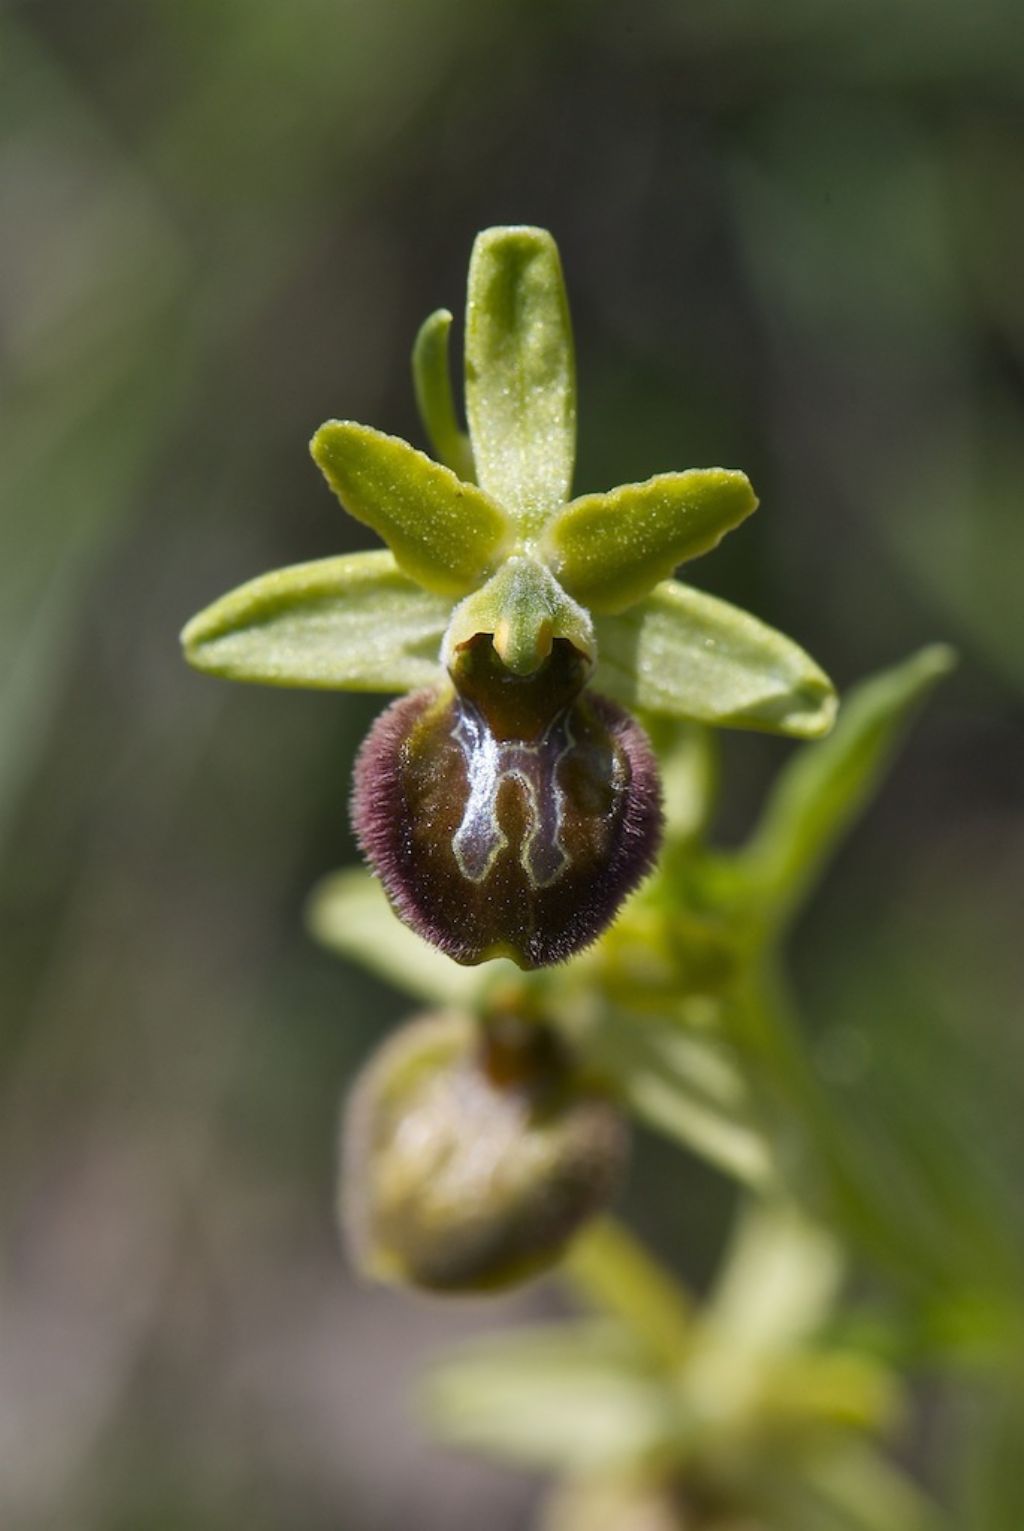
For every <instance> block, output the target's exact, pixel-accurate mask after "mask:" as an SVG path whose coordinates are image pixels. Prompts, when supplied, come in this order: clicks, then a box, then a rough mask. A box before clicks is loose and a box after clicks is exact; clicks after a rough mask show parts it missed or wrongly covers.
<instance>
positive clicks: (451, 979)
mask: <svg viewBox="0 0 1024 1531" xmlns="http://www.w3.org/2000/svg"><path fill="white" fill-rule="evenodd" d="M306 923H307V925H308V927H309V930H310V932H311V934H312V935H313V936H315V938H316V939H317V940H318V941H319V942H321V944H322V945H324V946H326V947H327V948H328V949H329V950H330V951H333V952H337V953H338V954H339V955H340V956H342V957H347V958H349V959H350V960H351V961H353V962H358V963H360V964H361V965H362V966H363V967H366V968H369V970H370V972H372V973H375V974H376V975H377V977H378V978H382V979H383V980H384V981H385V982H386V983H390V984H394V985H395V986H396V987H398V988H400V989H404V990H405V991H406V992H407V993H409V994H412V995H414V996H415V997H416V998H417V999H422V1000H426V1001H428V1002H429V1003H430V1004H439V1005H453V1006H456V1007H464V1006H467V1005H472V1004H473V1002H474V1001H475V1000H477V999H478V998H479V997H480V995H481V994H482V993H483V992H484V990H485V989H486V988H487V986H488V985H489V984H490V983H491V982H493V979H494V972H492V971H491V970H492V969H494V970H498V969H503V968H505V967H506V966H507V967H509V968H511V969H512V971H513V972H515V973H518V972H519V969H518V968H517V967H515V964H514V963H506V962H504V961H499V962H496V963H482V964H481V965H480V966H479V967H475V968H469V967H462V966H461V965H460V964H459V963H458V962H453V961H452V959H451V958H450V957H446V956H445V955H444V953H443V952H439V951H438V950H437V949H436V947H433V946H431V945H430V944H429V943H428V942H427V941H424V940H423V939H422V938H421V937H420V936H417V935H416V934H415V933H414V932H413V931H411V930H410V929H409V927H408V926H407V925H403V924H402V922H401V921H400V920H398V919H396V917H395V915H394V912H393V911H392V909H391V906H390V904H389V903H388V901H387V896H386V894H385V892H384V889H383V888H382V887H381V885H380V883H379V882H378V881H377V879H376V878H375V877H371V876H370V874H369V872H367V871H364V870H363V868H362V867H350V868H348V869H346V870H345V871H342V872H332V873H331V874H330V875H329V876H327V877H324V878H322V879H321V881H320V882H318V883H317V885H316V887H315V888H314V889H313V891H312V893H311V894H310V896H309V901H308V903H307V905H306Z"/></svg>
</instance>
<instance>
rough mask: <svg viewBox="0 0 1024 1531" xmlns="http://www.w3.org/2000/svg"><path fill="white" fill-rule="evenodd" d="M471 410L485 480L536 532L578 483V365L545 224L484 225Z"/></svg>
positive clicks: (472, 318)
mask: <svg viewBox="0 0 1024 1531" xmlns="http://www.w3.org/2000/svg"><path fill="white" fill-rule="evenodd" d="M466 413H467V415H468V417H469V434H470V438H471V440H472V443H473V456H474V459H475V461H476V467H477V474H478V477H479V481H480V483H481V484H482V485H483V487H484V488H485V489H486V490H487V492H488V493H489V494H492V495H493V496H494V498H495V499H496V500H498V501H499V502H500V503H501V504H502V505H504V506H505V507H506V508H507V509H508V510H509V511H511V512H512V514H513V515H514V516H515V518H516V521H517V523H518V525H519V529H520V532H521V534H522V535H524V536H531V535H535V534H536V533H537V532H538V531H539V530H540V527H541V526H542V525H543V523H544V521H545V519H546V518H547V516H548V514H549V513H550V512H551V511H553V510H555V509H557V507H558V506H560V505H564V503H565V501H566V500H567V499H568V498H569V495H570V493H571V490H572V471H573V462H574V459H575V455H576V372H575V363H574V359H573V346H572V329H571V325H570V321H569V306H568V303H567V300H566V296H565V286H564V283H563V281H562V267H561V262H560V261H559V258H558V249H557V246H556V245H555V242H554V240H553V239H552V237H551V235H550V234H548V233H547V232H546V231H545V230H544V229H534V228H496V229H485V230H484V232H483V233H482V234H479V235H478V236H477V239H476V243H475V244H474V246H473V254H472V258H471V260H470V264H469V293H468V301H467V308H466Z"/></svg>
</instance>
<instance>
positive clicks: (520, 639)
mask: <svg viewBox="0 0 1024 1531" xmlns="http://www.w3.org/2000/svg"><path fill="white" fill-rule="evenodd" d="M477 633H492V634H493V635H494V647H495V650H496V651H497V654H498V657H499V659H500V660H501V661H502V663H503V664H504V665H505V666H507V668H508V669H510V670H511V671H512V672H513V674H515V675H532V674H533V672H534V671H535V670H536V669H538V667H539V666H540V665H541V664H542V663H543V662H544V660H545V659H546V658H547V657H548V655H549V654H550V653H551V644H552V642H553V641H554V639H555V638H565V639H567V640H568V641H569V642H570V643H571V644H572V645H573V647H574V648H575V649H576V650H577V651H578V652H579V653H580V654H583V655H585V657H586V658H587V659H590V660H593V658H594V655H595V644H594V627H593V623H592V622H591V620H590V617H589V615H588V614H587V612H585V611H584V610H583V608H582V607H581V606H578V605H577V603H576V602H575V601H574V600H573V599H572V598H571V596H569V595H567V594H566V592H565V591H564V590H563V589H562V587H561V585H560V584H559V583H558V581H557V580H556V579H555V577H554V575H553V574H552V573H551V572H550V570H548V569H546V568H545V567H544V565H543V564H540V563H538V562H537V560H536V559H535V558H530V557H529V556H528V555H526V554H515V555H514V556H513V557H512V558H509V559H508V560H507V561H506V562H505V563H503V564H502V566H501V568H500V569H499V570H498V572H497V574H495V575H494V577H493V578H492V579H490V580H488V582H487V584H486V585H484V586H482V587H481V589H479V590H474V592H473V594H472V595H469V596H467V597H466V599H465V600H464V601H462V602H461V603H460V604H459V605H458V606H456V608H455V610H454V611H453V613H452V620H451V625H450V626H449V629H448V632H447V633H446V635H445V640H444V648H443V650H442V659H443V661H444V663H445V664H446V665H448V666H449V668H450V666H451V663H452V659H453V657H454V654H455V651H456V649H458V648H459V647H460V646H461V645H462V644H464V643H468V642H469V640H470V639H471V638H474V637H475V636H476V635H477Z"/></svg>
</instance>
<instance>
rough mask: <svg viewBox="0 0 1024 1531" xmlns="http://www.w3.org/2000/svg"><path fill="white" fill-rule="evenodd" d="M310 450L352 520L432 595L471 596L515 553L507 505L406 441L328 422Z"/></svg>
mask: <svg viewBox="0 0 1024 1531" xmlns="http://www.w3.org/2000/svg"><path fill="white" fill-rule="evenodd" d="M309 449H310V451H311V452H312V454H313V459H314V461H315V462H316V464H317V466H318V467H319V468H320V469H321V471H322V473H323V475H324V477H325V478H326V480H327V482H328V483H329V484H330V486H331V488H332V489H333V490H334V492H335V494H336V495H337V496H338V498H339V499H340V500H341V503H342V504H343V505H344V507H345V509H346V510H347V511H348V512H349V514H350V515H352V516H354V517H355V518H356V520H357V521H362V522H363V523H364V524H365V525H366V526H369V527H372V528H373V530H374V531H375V532H376V533H377V534H378V536H380V537H383V539H384V541H385V542H386V543H387V544H388V546H389V547H390V549H391V551H392V552H393V553H394V555H395V561H396V562H397V564H398V566H399V568H400V569H402V570H403V571H404V572H405V573H406V574H408V575H409V576H410V578H411V579H414V580H416V582H417V584H420V585H422V586H423V588H424V589H425V590H430V591H433V592H434V593H435V594H437V595H447V596H452V597H458V596H462V595H466V594H467V593H468V592H469V591H470V590H473V589H475V588H476V586H477V585H480V584H482V583H483V581H484V580H485V579H486V578H487V576H488V575H489V574H490V573H492V572H493V570H494V569H495V568H496V567H497V566H498V564H499V563H500V561H501V559H502V557H503V556H504V555H505V554H506V553H507V552H509V551H510V549H511V545H512V523H511V520H510V518H509V516H508V515H507V513H506V512H505V511H504V510H503V509H502V508H501V506H500V505H497V504H496V503H495V502H494V500H492V499H491V498H490V497H489V496H488V495H486V494H485V493H484V492H483V490H481V489H478V488H477V487H476V486H475V485H474V484H468V483H466V482H465V481H464V480H462V479H460V478H457V477H456V476H455V474H454V473H453V472H452V471H451V469H449V468H445V467H442V465H441V464H440V463H436V462H434V461H433V460H432V458H429V457H427V456H426V454H425V453H423V452H417V450H416V448H415V447H411V446H410V445H409V444H408V442H406V441H402V440H401V439H400V438H399V437H397V436H387V435H385V433H384V432H383V431H375V430H371V429H370V427H369V426H368V425H356V424H354V423H353V422H352V421H350V420H328V421H327V423H326V424H325V425H322V426H321V427H320V429H319V430H318V431H317V433H316V435H315V436H314V437H313V440H312V441H311V442H310V448H309Z"/></svg>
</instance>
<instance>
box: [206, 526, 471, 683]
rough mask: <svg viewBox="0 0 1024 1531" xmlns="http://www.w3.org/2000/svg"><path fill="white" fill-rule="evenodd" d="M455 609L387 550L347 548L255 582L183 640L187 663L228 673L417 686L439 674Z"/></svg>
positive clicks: (271, 679)
mask: <svg viewBox="0 0 1024 1531" xmlns="http://www.w3.org/2000/svg"><path fill="white" fill-rule="evenodd" d="M450 614H451V602H450V601H446V600H443V599H442V598H441V597H440V596H436V595H428V593H427V592H426V591H425V590H421V589H420V587H419V586H418V585H415V584H413V582H412V581H411V580H410V579H407V578H406V576H405V575H404V574H402V573H401V572H400V571H399V570H398V569H397V568H396V566H395V560H394V559H393V558H392V556H391V554H390V553H388V552H384V551H383V550H382V551H381V552H379V553H350V554H348V555H347V556H346V557H343V558H323V559H320V560H319V561H318V562H316V563H306V564H296V565H295V566H294V567H292V568H290V569H275V570H274V572H273V573H272V574H263V575H261V576H260V578H259V579H254V580H250V581H249V583H248V584H247V585H241V586H239V588H238V589H237V590H232V591H231V593H230V594H229V595H225V596H222V597H221V599H220V600H219V601H215V602H214V603H213V605H212V606H208V607H207V608H206V610H205V611H201V612H200V613H199V615H198V616H197V617H193V618H192V621H191V622H190V623H189V624H188V626H187V627H186V628H185V630H184V632H183V633H182V635H181V641H182V645H183V646H184V650H185V658H186V659H187V660H188V662H189V664H191V665H194V666H195V667H196V669H197V670H205V671H206V672H207V673H208V674H210V675H221V676H223V677H224V678H225V679H226V680H247V681H259V682H262V683H263V684H264V685H268V686H311V687H314V688H317V689H319V690H340V691H410V690H413V689H415V688H416V687H417V686H427V685H430V684H431V683H432V682H433V681H436V680H437V679H438V676H439V674H440V670H439V667H438V652H439V649H440V645H441V638H442V636H443V635H444V630H445V627H446V626H447V624H448V618H449V616H450Z"/></svg>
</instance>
